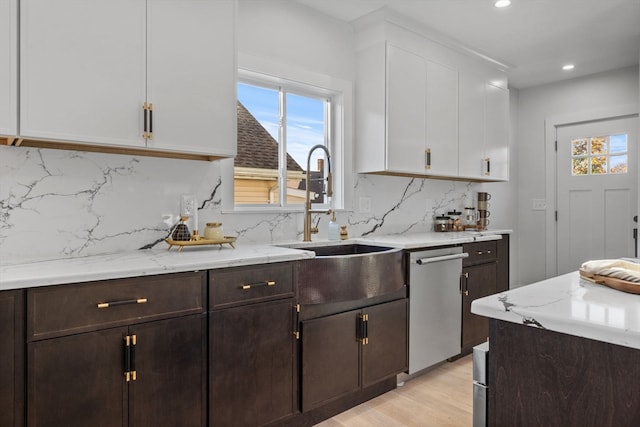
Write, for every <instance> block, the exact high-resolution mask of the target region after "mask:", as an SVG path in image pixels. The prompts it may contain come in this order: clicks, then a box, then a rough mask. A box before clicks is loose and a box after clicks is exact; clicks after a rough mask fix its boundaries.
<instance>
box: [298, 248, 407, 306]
mask: <svg viewBox="0 0 640 427" xmlns="http://www.w3.org/2000/svg"><path fill="white" fill-rule="evenodd" d="M300 249H304V250H308V251H313V252H315V254H316V256H315V258H312V259H307V260H304V261H302V262H301V263H300V267H299V269H298V300H299V302H300V304H303V305H309V304H325V303H340V302H346V301H357V300H363V299H369V298H374V297H379V296H382V295H385V294H390V293H393V292H395V291H398V290H401V289H402V288H404V286H405V283H406V281H405V277H406V276H405V268H404V262H403V259H404V258H403V252H402V250H401V249H396V248H388V247H384V246H372V245H362V244H345V245H329V246H304V247H300Z"/></svg>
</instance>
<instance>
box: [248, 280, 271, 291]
mask: <svg viewBox="0 0 640 427" xmlns="http://www.w3.org/2000/svg"><path fill="white" fill-rule="evenodd" d="M275 285H276V282H275V280H265V281H264V282H258V283H247V284H245V285H241V286H240V289H243V290H245V291H246V290H248V289H251V288H262V287H264V286H275Z"/></svg>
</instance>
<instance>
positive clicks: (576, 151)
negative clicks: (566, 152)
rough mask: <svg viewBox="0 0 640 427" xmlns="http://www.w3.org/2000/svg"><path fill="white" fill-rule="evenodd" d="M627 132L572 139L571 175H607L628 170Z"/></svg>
mask: <svg viewBox="0 0 640 427" xmlns="http://www.w3.org/2000/svg"><path fill="white" fill-rule="evenodd" d="M627 151H628V146H627V134H617V135H609V136H596V137H589V138H576V139H572V140H571V175H572V176H579V175H607V174H625V173H627V172H628V167H627V164H628V155H627Z"/></svg>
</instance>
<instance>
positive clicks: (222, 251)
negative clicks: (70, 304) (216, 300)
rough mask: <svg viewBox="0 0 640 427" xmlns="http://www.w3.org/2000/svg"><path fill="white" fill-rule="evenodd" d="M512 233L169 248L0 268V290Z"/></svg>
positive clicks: (448, 242)
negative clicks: (324, 250)
mask: <svg viewBox="0 0 640 427" xmlns="http://www.w3.org/2000/svg"><path fill="white" fill-rule="evenodd" d="M510 232H511V231H510V230H491V231H486V232H457V233H453V232H449V233H435V232H430V233H414V234H390V235H382V236H371V237H365V238H356V239H349V240H346V241H329V240H317V241H313V242H306V243H303V242H282V243H274V244H273V245H243V244H242V243H236V245H235V246H236V247H235V248H231V247H229V246H226V245H225V246H222V247H218V246H198V247H189V248H185V249H184V250H183V251H182V252H178V251H177V249H172V250H171V251H168V250H167V249H166V248H162V249H160V248H159V249H151V250H138V251H132V252H125V253H118V254H112V255H101V256H90V257H77V258H65V259H58V260H50V261H37V262H29V263H24V264H8V265H0V291H1V290H8V289H21V288H30V287H36V286H48V285H58V284H64V283H78V282H86V281H95V280H107V279H116V278H126V277H137V276H146V275H152V274H163V273H177V272H183V271H193V270H204V269H215V268H225V267H235V266H242V265H252V264H265V263H272V262H283V261H293V260H299V259H309V258H313V257H314V253H313V252H310V251H305V250H304V248H305V247H309V246H319V245H332V244H346V243H363V244H369V245H379V246H390V247H394V248H401V249H415V248H424V247H433V246H442V245H455V244H462V243H469V242H474V241H482V240H496V239H500V238H501V237H500V234H505V233H510Z"/></svg>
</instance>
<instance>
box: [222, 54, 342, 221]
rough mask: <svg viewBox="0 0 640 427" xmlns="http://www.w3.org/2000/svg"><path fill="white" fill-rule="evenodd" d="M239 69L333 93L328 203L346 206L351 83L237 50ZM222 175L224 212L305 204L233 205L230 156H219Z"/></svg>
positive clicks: (299, 208)
mask: <svg viewBox="0 0 640 427" xmlns="http://www.w3.org/2000/svg"><path fill="white" fill-rule="evenodd" d="M238 70H239V71H238V72H239V73H242V74H243V76H246V77H250V75H251V73H255V74H258V75H260V76H271V77H272V78H273V81H274V82H277V80H278V79H281V80H284V81H286V82H287V84H289V85H291V84H292V83H293V84H295V82H300V84H301V87H304V86H315V87H317V88H319V89H321V90H324V91H326V92H327V93H328V94H331V97H332V100H333V102H332V108H333V113H334V114H333V117H332V120H333V122H332V129H331V131H332V132H333V135H332V146H331V147H329V151H330V153H331V170H332V172H333V197H332V198H331V202H330V206H331V208H332V209H334V210H345V209H348V208H347V203H350V201H351V195H352V192H353V166H352V165H353V143H352V141H353V84H352V83H351V82H350V81H346V80H343V79H339V78H334V77H331V76H327V75H324V74H319V73H315V72H313V71H308V70H302V69H299V68H296V67H292V66H291V65H288V64H282V63H278V62H277V61H274V60H271V59H267V58H261V57H255V56H253V55H248V54H242V53H238ZM220 175H221V178H222V182H223V185H222V196H221V208H222V212H223V213H243V212H247V213H259V212H269V213H284V212H303V211H304V206H303V205H299V206H291V205H290V206H273V207H271V206H242V205H238V206H236V205H235V204H234V200H233V177H234V174H233V159H225V160H220Z"/></svg>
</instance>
